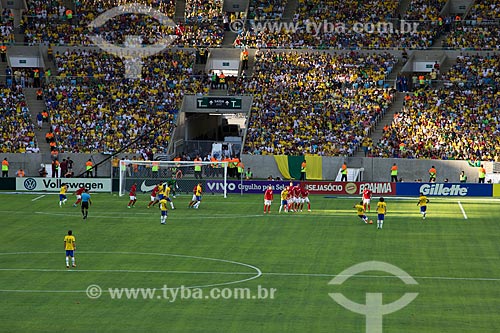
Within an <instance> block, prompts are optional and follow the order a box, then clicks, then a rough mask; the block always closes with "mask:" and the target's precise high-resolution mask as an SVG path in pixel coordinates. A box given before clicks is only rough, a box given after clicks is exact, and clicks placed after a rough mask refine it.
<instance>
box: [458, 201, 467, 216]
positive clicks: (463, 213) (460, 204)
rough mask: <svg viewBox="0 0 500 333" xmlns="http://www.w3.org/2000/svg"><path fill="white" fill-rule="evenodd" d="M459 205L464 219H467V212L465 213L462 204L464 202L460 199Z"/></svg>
mask: <svg viewBox="0 0 500 333" xmlns="http://www.w3.org/2000/svg"><path fill="white" fill-rule="evenodd" d="M458 207H460V210H461V211H462V215H463V216H464V219H465V220H467V214H465V210H464V207H463V206H462V203H461V202H460V201H459V202H458Z"/></svg>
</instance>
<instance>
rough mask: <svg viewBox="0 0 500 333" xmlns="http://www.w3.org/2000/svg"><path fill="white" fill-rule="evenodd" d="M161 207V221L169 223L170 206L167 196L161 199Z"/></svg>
mask: <svg viewBox="0 0 500 333" xmlns="http://www.w3.org/2000/svg"><path fill="white" fill-rule="evenodd" d="M159 207H160V223H161V224H167V214H168V207H167V199H166V198H163V199H160V205H159Z"/></svg>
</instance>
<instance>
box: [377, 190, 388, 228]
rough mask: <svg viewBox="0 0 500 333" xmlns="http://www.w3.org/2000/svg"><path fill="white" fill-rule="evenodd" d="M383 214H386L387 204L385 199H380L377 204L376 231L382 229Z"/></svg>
mask: <svg viewBox="0 0 500 333" xmlns="http://www.w3.org/2000/svg"><path fill="white" fill-rule="evenodd" d="M385 214H387V204H386V203H385V199H384V198H382V197H380V199H378V202H377V229H382V226H383V225H384V217H385Z"/></svg>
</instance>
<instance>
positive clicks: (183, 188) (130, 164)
mask: <svg viewBox="0 0 500 333" xmlns="http://www.w3.org/2000/svg"><path fill="white" fill-rule="evenodd" d="M118 167H119V175H120V177H119V182H120V183H119V195H120V196H123V195H126V194H127V193H128V191H129V190H130V188H131V187H132V185H133V184H136V185H137V192H138V193H140V192H142V193H147V192H151V191H152V190H153V188H154V187H155V186H156V185H158V184H159V183H168V184H172V192H171V193H172V195H174V196H175V195H179V194H189V195H190V194H192V192H193V188H194V186H195V185H197V184H198V183H201V184H202V188H203V192H204V193H212V194H222V195H224V198H226V197H227V186H226V185H227V168H228V162H217V163H215V162H206V161H205V162H197V161H139V160H120V163H119V164H118Z"/></svg>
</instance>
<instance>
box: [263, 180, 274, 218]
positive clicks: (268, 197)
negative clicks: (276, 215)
mask: <svg viewBox="0 0 500 333" xmlns="http://www.w3.org/2000/svg"><path fill="white" fill-rule="evenodd" d="M272 202H273V187H272V186H271V185H269V186H268V187H267V189H266V192H264V214H265V213H266V209H267V211H268V212H269V214H270V213H271V204H272Z"/></svg>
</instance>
